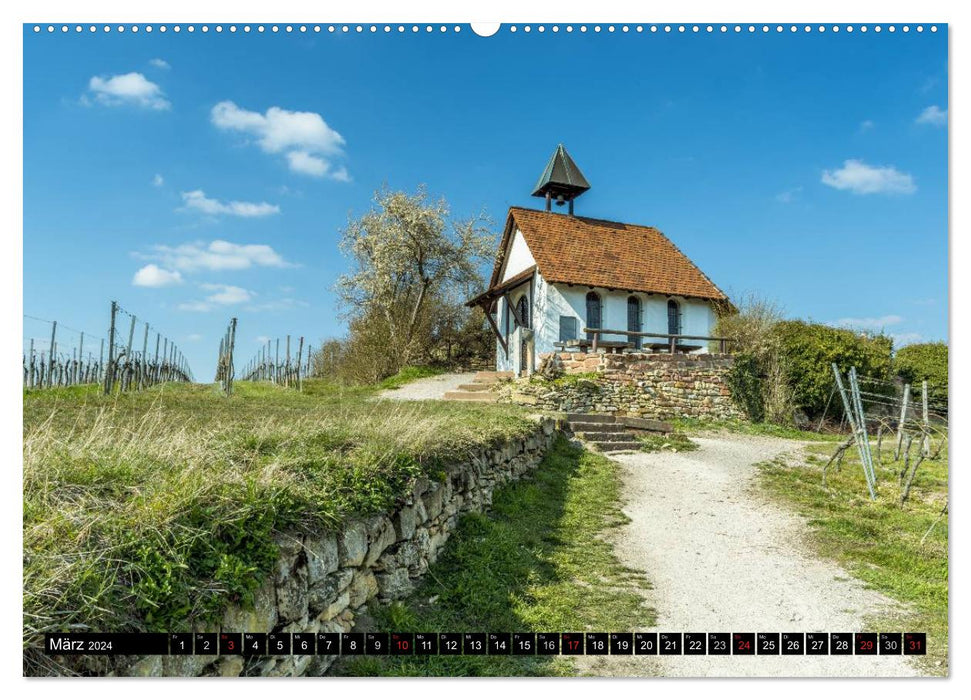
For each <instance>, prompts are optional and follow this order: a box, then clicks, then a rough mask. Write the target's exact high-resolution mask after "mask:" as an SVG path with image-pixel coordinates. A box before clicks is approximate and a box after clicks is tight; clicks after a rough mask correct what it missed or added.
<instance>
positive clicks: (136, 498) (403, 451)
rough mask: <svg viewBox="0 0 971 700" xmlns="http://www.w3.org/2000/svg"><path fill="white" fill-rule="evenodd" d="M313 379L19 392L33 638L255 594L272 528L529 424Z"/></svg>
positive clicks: (266, 565) (380, 497) (161, 618)
mask: <svg viewBox="0 0 971 700" xmlns="http://www.w3.org/2000/svg"><path fill="white" fill-rule="evenodd" d="M377 389H378V387H365V388H351V389H348V388H343V387H340V386H336V385H332V384H326V383H323V382H319V381H307V382H305V385H304V393H303V394H300V393H298V392H296V391H294V390H292V389H285V388H281V387H278V386H274V385H271V384H264V383H260V384H255V383H250V382H237V383H236V385H235V392H234V394H233V396H232V397H229V398H227V397H225V396H223V395H221V394H220V393H219V392H218V390H217V389H216V388H214V387H213V386H207V385H199V384H195V385H187V384H165V385H160V386H156V387H153V388H151V389H148V390H145V391H141V392H132V393H128V394H122V395H116V396H111V397H105V396H103V395H102V394H101V392H100V391H99V389H98V388H97V387H95V386H88V387H84V386H82V387H71V388H67V389H53V390H44V391H36V392H25V394H24V404H23V416H24V434H23V439H24V443H23V450H24V452H23V455H24V472H23V499H24V501H23V504H24V516H23V535H24V618H23V625H24V630H23V631H24V645H25V647H26V646H33V645H34V644H36V643H37V641H38V640H39V639H40V638H41V636H42V634H43V632H45V631H48V630H63V629H75V630H83V629H91V630H95V631H100V630H113V631H124V630H129V631H138V630H172V631H178V630H182V629H188V628H189V626H190V625H191V623H192V622H193V621H206V620H210V619H213V618H214V617H215V616H218V614H219V612H220V610H221V609H222V608H223V606H224V605H225V604H226V603H227V601H230V600H233V601H242V602H244V603H245V602H246V601H247V600H248V598H249V596H250V595H251V593H252V591H253V590H254V589H255V587H256V585H257V584H258V582H259V581H260V580H261V578H262V577H263V575H264V574H265V572H267V571H269V570H270V567H271V565H272V563H273V562H274V560H275V558H276V553H275V551H274V548H273V546H272V544H270V537H269V535H270V534H271V533H273V532H275V531H279V530H282V529H314V528H326V527H329V526H333V525H334V524H335V523H338V522H339V521H341V520H342V519H343V518H344V517H346V516H348V515H350V514H367V513H373V512H378V511H383V510H385V509H387V508H389V507H390V506H391V505H392V504H393V502H394V500H395V499H396V497H398V496H399V495H400V494H402V493H403V492H404V491H405V490H406V489H407V488H408V486H409V484H410V483H411V481H412V480H413V479H414V478H416V477H417V476H419V475H429V476H431V477H432V478H434V477H435V474H436V473H437V472H439V471H440V469H441V466H442V464H443V462H444V461H447V460H452V459H455V458H458V457H461V455H462V454H463V453H464V452H465V451H467V450H470V449H472V448H476V447H480V446H482V445H488V444H494V443H498V442H500V441H503V440H505V439H506V438H508V437H510V436H519V435H524V434H526V433H527V432H529V431H530V430H531V426H532V424H531V422H530V421H528V419H527V418H526V417H525V415H524V413H523V412H522V410H520V409H518V408H515V407H511V406H496V405H491V406H482V405H468V404H453V403H448V404H446V403H441V402H397V401H382V400H377V398H376V396H375V395H376V392H377Z"/></svg>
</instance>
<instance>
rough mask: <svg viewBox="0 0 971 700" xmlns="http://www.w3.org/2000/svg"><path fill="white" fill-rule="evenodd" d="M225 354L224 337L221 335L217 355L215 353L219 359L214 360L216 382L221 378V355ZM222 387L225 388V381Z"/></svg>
mask: <svg viewBox="0 0 971 700" xmlns="http://www.w3.org/2000/svg"><path fill="white" fill-rule="evenodd" d="M225 354H226V337H225V336H223V337H222V338H220V339H219V355H217V357H218V358H219V359H218V360H216V381H217V382H221V381H222V380H223V357H224V356H225ZM223 388H224V389H225V388H226V387H225V383H224V386H223Z"/></svg>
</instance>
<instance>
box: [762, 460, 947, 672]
mask: <svg viewBox="0 0 971 700" xmlns="http://www.w3.org/2000/svg"><path fill="white" fill-rule="evenodd" d="M888 442H891V441H884V445H883V449H882V450H881V452H882V458H883V459H882V464H880V463H878V461H877V447H876V441H874V442H873V444H872V449H873V455H874V468H875V471H876V474H877V487H876V493H877V500H876V501H871V500H870V496H869V493H868V492H867V487H866V481H865V479H864V476H863V470H862V467H861V465H860V458H859V456H858V455H857V452H856V449H855V447H850V449H849V450H847V451H846V453H845V458H844V460H843V464H842V466H841V467H840V468H838V469H837V468H834V466H833V465H831V466H830V467H829V469H828V470H827V474H826V485H825V486H824V485H823V481H822V469H823V466H824V465H825V464H826V463H827V461H829V458H830V456H831V455H832V454H833V453H834V451H835V450H836V445H835V444H834V443H829V444H824V443H820V444H815V445H810V446H808V447H807V449H806V452H805V463H804V464H792V463H790V462H787V461H786V460H784V459H780V460H776V461H773V462H769V463H766V464H764V465H762V469H761V483H762V485H763V486H764V487H765V489H767V491H768V492H769V493H770V494H772V495H773V496H774V497H775V498H777V499H778V500H780V501H781V502H783V503H785V504H786V505H788V506H789V507H791V508H793V509H794V510H796V511H797V512H799V513H800V514H802V515H803V516H804V517H806V518H807V519H808V522H809V525H810V530H809V531H808V532H807V533H806V540H807V542H808V544H809V546H810V547H811V548H813V549H814V550H815V551H817V552H818V553H819V554H821V555H823V556H826V557H829V558H832V559H834V560H836V561H838V562H839V563H840V564H841V565H842V566H843V567H844V568H846V570H847V571H848V572H850V573H851V574H852V575H854V576H856V577H857V578H859V579H860V580H862V581H863V582H864V583H866V584H867V585H868V586H870V587H872V588H874V589H876V590H878V591H880V592H882V593H884V594H886V595H888V596H890V597H891V598H894V599H895V600H898V601H900V602H901V603H903V604H904V605H905V607H906V608H907V610H906V611H905V612H903V613H901V614H895V615H893V616H890V617H884V618H880V619H873V620H870V621H868V628H869V629H870V630H872V631H900V632H927V657H926V658H925V659H922V660H921V661H920V662H922V663H923V664H924V666H925V668H926V672H928V673H932V674H940V675H944V674H946V673H947V668H948V659H947V656H948V516H947V515H946V514H944V515H942V510H943V507H944V505H945V503H947V494H948V490H947V487H948V455H947V449H946V447H945V449H944V450H943V451H942V452H941V453H940V455H939V456H938V458H937V459H932V460H931V459H927V460H924V462H923V463H921V465H920V467H919V469H918V471H917V474H916V477H915V479H914V482H913V486H912V489H911V492H910V496H909V498H908V500H907V501H906V502H905V503H904V504H903V505H901V503H900V494H901V486H900V471H901V470H902V469H903V466H904V464H903V459H900V460H899V461H896V462H895V461H893V445H892V444H891V445H889V447H888ZM934 450H936V445H935V447H934V449H932V454H933V452H934ZM916 451H917V445H916V441H915V444H914V446H913V448H912V451H911V460H912V461H911V465H912V464H913V457H914V453H915V452H916ZM915 658H917V657H915Z"/></svg>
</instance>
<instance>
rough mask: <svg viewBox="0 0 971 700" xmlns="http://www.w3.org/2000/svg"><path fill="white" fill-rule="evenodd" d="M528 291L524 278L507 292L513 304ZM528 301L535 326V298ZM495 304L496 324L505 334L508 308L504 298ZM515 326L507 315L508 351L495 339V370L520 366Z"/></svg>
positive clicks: (518, 343) (538, 316)
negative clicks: (507, 318)
mask: <svg viewBox="0 0 971 700" xmlns="http://www.w3.org/2000/svg"><path fill="white" fill-rule="evenodd" d="M526 267H529V265H527V266H526ZM535 278H536V275H534V280H535ZM528 293H529V280H526V281H525V282H523V283H522V284H521V285H518V286H517V287H515V288H513V289H511V290H509V292H508V296H509V300H510V301H511V302H512V303H513V304H515V303H516V302H517V301H518V300H519V297H520V296H522V295H523V294H528ZM534 296H535V294H534ZM530 303H531V304H532V308H531V309H530V314H531V316H532V319H531V320H532V322H533V324H534V326H535V324H536V322H537V320H538V319H540V312H539V310H538V309H537V308H536V305H535V300H530ZM497 304H498V307H497V316H496V325H497V326H499V332H500V333H502V334H503V335H505V332H506V316H507V314H508V313H509V309H508V308H507V307H506V301H505V299H499V301H498V302H497ZM515 326H516V321H515V319H514V318H513V317H512V316H511V315H510V316H509V335H508V348H509V351H508V353H507V352H506V351H505V350H503V349H502V344H501V343H500V342H499V341H498V340H496V370H498V371H500V372H506V371H509V372H517V373H518V371H519V367H520V363H519V352H520V346H521V343H520V332H521V329H520V328H516V327H515ZM551 349H552V348H551ZM536 352H539V351H535V352H534V353H533V360H534V364H535V359H536Z"/></svg>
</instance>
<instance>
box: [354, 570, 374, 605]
mask: <svg viewBox="0 0 971 700" xmlns="http://www.w3.org/2000/svg"><path fill="white" fill-rule="evenodd" d="M347 591H348V596H349V605H350V607H352V608H356V607H358V606H359V605H364V604H365V603H366V602H368V601H369V600H370V599H371V598H373V597H374V596H375V595H377V593H378V582H377V580H376V579H375V578H374V574H372V573H371V572H370V571H360V570H358V571H355V572H354V579H353V580H352V581H351V585H350V586H349V587H348V589H347Z"/></svg>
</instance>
